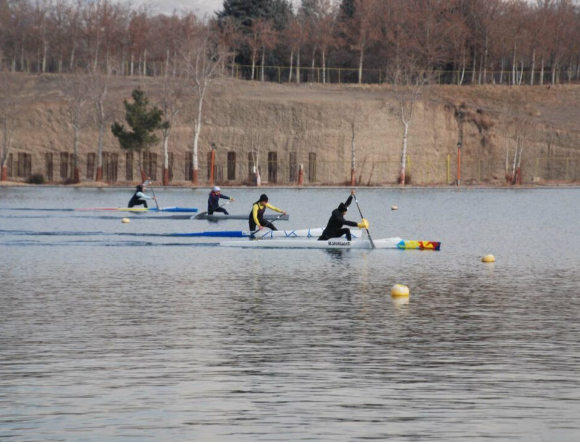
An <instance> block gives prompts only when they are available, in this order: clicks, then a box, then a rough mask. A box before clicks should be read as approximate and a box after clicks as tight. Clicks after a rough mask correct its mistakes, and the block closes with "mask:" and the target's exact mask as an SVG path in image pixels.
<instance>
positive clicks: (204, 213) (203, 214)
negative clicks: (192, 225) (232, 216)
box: [195, 200, 233, 219]
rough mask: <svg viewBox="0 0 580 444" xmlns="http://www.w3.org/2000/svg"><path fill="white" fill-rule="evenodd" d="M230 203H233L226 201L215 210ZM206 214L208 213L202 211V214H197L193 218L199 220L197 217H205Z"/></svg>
mask: <svg viewBox="0 0 580 444" xmlns="http://www.w3.org/2000/svg"><path fill="white" fill-rule="evenodd" d="M232 202H233V200H228V201H226V202H225V203H223V204H221V205H220V206H219V207H217V208H216V209H215V210H217V209H218V208H221V207H225V206H226V205H229V204H231V203H232ZM215 210H213V211H214V213H215ZM207 213H208V212H207V211H204V212H203V213H199V214H197V215H196V216H195V218H196V219H199V216H205V215H206V214H207Z"/></svg>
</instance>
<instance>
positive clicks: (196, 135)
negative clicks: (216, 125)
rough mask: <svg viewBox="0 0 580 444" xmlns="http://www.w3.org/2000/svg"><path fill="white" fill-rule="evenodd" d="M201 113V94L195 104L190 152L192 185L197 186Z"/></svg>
mask: <svg viewBox="0 0 580 444" xmlns="http://www.w3.org/2000/svg"><path fill="white" fill-rule="evenodd" d="M202 112H203V93H202V94H201V95H200V97H199V102H198V104H197V119H196V121H195V126H194V129H193V152H192V164H193V173H194V174H193V179H192V184H193V185H194V186H197V185H198V184H199V182H198V170H199V164H198V156H197V153H198V144H199V134H200V133H201V116H202Z"/></svg>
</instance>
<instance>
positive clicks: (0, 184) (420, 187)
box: [0, 182, 580, 190]
mask: <svg viewBox="0 0 580 444" xmlns="http://www.w3.org/2000/svg"><path fill="white" fill-rule="evenodd" d="M135 186H136V185H135V184H117V185H112V184H108V183H105V182H102V183H99V182H90V183H87V184H83V183H80V184H70V185H65V184H55V183H50V184H42V185H39V184H29V183H23V182H0V188H3V187H6V188H13V187H14V188H18V187H20V188H28V187H44V188H111V189H126V188H133V187H135ZM212 186H213V185H210V184H204V185H198V186H191V185H169V186H163V185H155V188H157V189H190V190H205V189H208V188H211V187H212ZM221 186H222V187H226V188H228V189H281V190H318V189H321V190H328V189H353V188H354V189H369V190H383V189H385V190H394V189H397V190H529V189H576V188H580V182H567V183H545V184H541V183H536V184H525V185H497V184H495V185H491V184H490V185H482V184H475V185H460V186H457V185H404V186H401V185H397V184H393V185H380V186H365V185H355V186H354V187H353V186H350V185H314V186H298V185H273V186H268V185H262V186H259V187H256V186H249V185H232V186H228V185H221Z"/></svg>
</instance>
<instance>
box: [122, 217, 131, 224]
mask: <svg viewBox="0 0 580 444" xmlns="http://www.w3.org/2000/svg"><path fill="white" fill-rule="evenodd" d="M121 222H123V223H124V224H128V223H129V222H131V220H130V219H129V218H128V217H124V218H123V219H121Z"/></svg>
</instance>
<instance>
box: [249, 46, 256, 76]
mask: <svg viewBox="0 0 580 444" xmlns="http://www.w3.org/2000/svg"><path fill="white" fill-rule="evenodd" d="M255 69H256V51H252V76H251V77H250V80H254V71H255Z"/></svg>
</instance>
